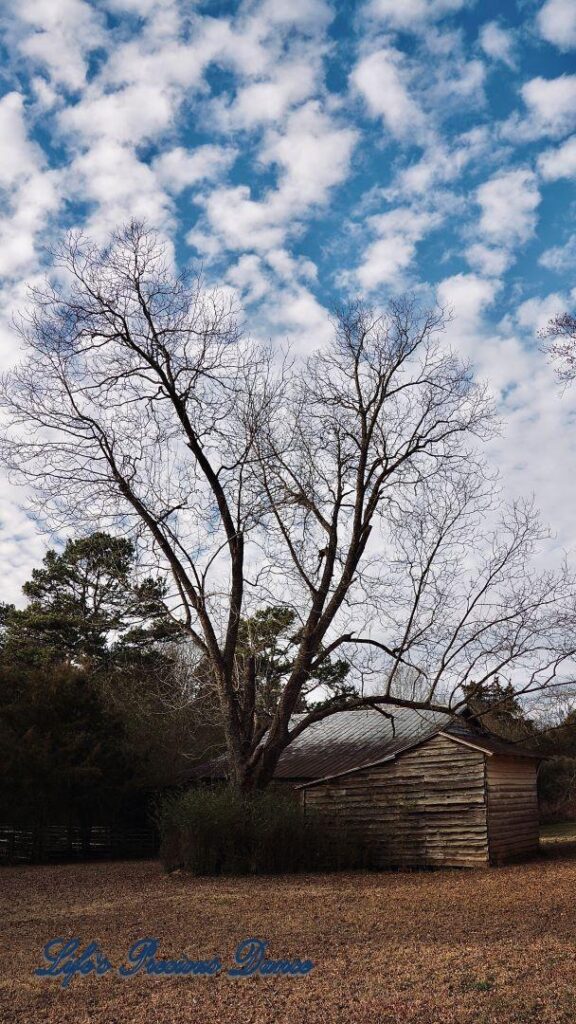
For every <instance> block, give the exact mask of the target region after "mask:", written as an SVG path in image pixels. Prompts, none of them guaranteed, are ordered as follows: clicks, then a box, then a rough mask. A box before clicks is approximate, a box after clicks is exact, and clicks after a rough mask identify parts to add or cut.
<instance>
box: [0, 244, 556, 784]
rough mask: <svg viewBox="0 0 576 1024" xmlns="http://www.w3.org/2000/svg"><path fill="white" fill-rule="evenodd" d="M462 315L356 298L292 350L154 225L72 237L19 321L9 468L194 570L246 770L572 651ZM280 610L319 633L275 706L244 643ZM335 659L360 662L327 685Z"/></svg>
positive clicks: (209, 645)
mask: <svg viewBox="0 0 576 1024" xmlns="http://www.w3.org/2000/svg"><path fill="white" fill-rule="evenodd" d="M444 323H445V320H444V315H443V313H442V311H438V310H435V311H431V312H422V311H420V310H419V309H418V308H417V306H416V305H415V303H414V302H413V301H411V300H404V301H401V302H398V303H393V304H392V305H391V306H390V307H389V309H388V310H387V311H386V312H385V313H382V314H378V315H377V314H374V313H372V312H370V311H369V310H367V309H365V308H363V307H362V306H361V305H360V304H355V305H352V306H350V307H348V308H346V309H345V310H343V311H342V312H341V313H340V314H339V315H338V317H337V318H336V319H335V324H334V337H333V340H332V342H331V343H330V344H329V345H327V346H325V347H320V348H318V349H317V350H315V351H313V352H312V354H311V355H310V357H309V358H308V359H306V360H300V361H297V360H294V361H290V360H289V359H288V358H287V357H282V358H281V357H280V356H279V355H278V353H275V352H274V351H272V350H269V349H266V348H264V347H263V346H261V345H258V344H255V343H252V342H250V341H249V340H247V339H246V338H245V337H244V336H243V335H242V332H241V330H240V327H239V325H238V322H237V319H236V317H235V315H234V310H233V309H232V308H231V305H230V304H229V302H228V300H227V299H226V296H225V293H220V294H219V293H217V292H209V291H207V290H205V288H204V287H203V284H202V281H199V280H194V279H192V280H187V279H185V278H183V277H175V276H174V275H173V274H172V272H171V270H170V266H169V262H168V261H167V259H166V255H165V253H164V251H163V249H162V246H161V245H160V244H159V242H158V240H157V238H156V237H155V236H154V235H153V234H151V233H149V232H148V231H146V230H145V229H144V228H143V227H142V226H141V225H138V224H132V225H130V226H129V227H128V228H126V229H125V230H124V231H122V232H121V233H120V234H118V235H116V236H115V237H114V238H113V239H112V240H111V243H110V244H109V245H108V246H107V247H106V248H105V249H103V250H100V249H98V248H96V247H95V246H93V245H91V244H90V243H89V242H88V241H86V240H85V239H83V238H82V237H78V236H73V237H71V238H70V239H69V241H68V244H67V245H66V246H65V247H64V248H63V249H62V250H61V251H60V252H59V254H57V256H56V260H55V279H54V282H53V283H52V284H50V285H47V286H46V287H45V288H44V289H43V290H40V291H34V292H33V293H32V305H31V312H30V313H28V314H27V315H25V316H23V317H22V319H21V320H20V322H19V324H18V328H19V331H20V334H21V337H22V339H23V343H24V357H23V360H22V362H21V363H20V365H19V366H18V367H16V368H15V369H14V370H13V371H11V372H10V373H8V374H7V375H6V376H5V377H4V379H3V383H2V398H1V400H2V404H3V408H4V410H5V413H6V419H7V429H6V435H5V439H4V441H3V442H2V448H1V454H2V457H3V459H4V462H5V463H6V464H8V466H9V467H11V469H12V470H13V471H14V473H15V474H17V475H18V477H19V478H21V479H24V480H26V481H28V482H29V484H31V485H32V490H33V491H34V493H35V495H36V506H37V510H38V513H39V514H40V515H41V516H42V518H43V519H44V520H48V521H50V522H51V523H52V524H53V525H54V526H56V527H60V528H61V527H67V528H70V527H72V528H74V529H75V530H77V531H82V530H85V529H89V530H92V529H93V528H94V523H95V522H97V523H98V524H100V526H102V527H108V528H109V527H111V526H112V527H115V528H116V529H118V530H123V531H126V532H129V533H130V534H131V535H132V536H134V537H135V538H136V539H137V541H138V543H139V546H140V550H141V558H142V565H143V568H144V569H145V571H146V572H148V573H149V571H150V566H151V564H155V565H156V566H157V567H158V569H159V570H163V571H166V570H167V571H169V573H170V575H171V579H172V590H171V593H170V596H169V598H168V600H167V608H166V610H167V613H168V614H169V615H170V616H172V618H173V619H174V620H175V621H177V622H178V623H179V625H180V628H181V630H182V636H183V638H186V639H187V640H188V641H189V642H190V644H192V645H193V647H194V648H195V649H196V651H197V658H198V659H199V661H200V662H201V663H202V665H203V666H206V665H209V666H210V671H211V673H212V675H213V679H214V684H215V687H216V692H217V696H218V704H219V710H220V714H221V716H222V721H223V725H224V729H225V734H226V741H227V749H228V760H229V766H230V777H231V780H232V782H233V784H234V785H236V786H238V787H241V788H250V787H253V786H265V785H266V784H267V783H268V782H269V781H270V779H271V778H272V776H273V773H274V769H275V766H276V764H277V761H278V758H279V756H280V755H281V753H282V751H283V750H284V749H285V748H286V746H287V745H288V744H289V743H290V742H291V741H292V740H293V739H294V738H295V737H296V736H298V735H300V734H301V733H302V731H303V730H304V729H306V728H308V727H309V726H310V725H311V724H312V723H314V722H316V721H318V720H320V719H322V718H324V717H326V716H327V715H329V714H333V713H335V712H336V711H339V710H341V709H344V708H358V707H366V706H376V705H379V706H380V705H381V706H384V707H387V708H388V710H390V709H391V708H392V709H393V708H394V707H395V706H409V707H417V708H422V709H437V710H443V711H446V710H447V711H451V712H452V711H454V710H456V709H457V708H458V707H459V706H461V704H462V703H463V700H464V698H463V695H462V690H461V686H462V684H463V683H465V682H470V681H471V680H472V679H473V680H475V681H477V682H478V684H481V683H482V682H483V681H484V680H485V679H486V678H488V677H489V676H491V675H492V674H494V673H496V672H499V673H502V672H503V671H505V670H508V671H509V673H514V674H515V678H516V679H518V685H519V689H520V691H521V692H525V693H532V692H536V691H540V690H543V689H546V688H549V687H551V686H554V685H555V684H556V683H557V682H558V680H559V676H560V675H561V674H562V670H563V667H564V666H568V665H569V659H570V658H571V657H572V655H573V653H574V650H573V645H574V641H573V621H574V597H575V587H574V582H573V579H572V577H571V576H570V574H569V573H568V570H567V569H566V567H564V568H563V569H561V570H559V571H557V572H552V571H549V572H545V573H543V574H538V573H537V572H536V571H535V570H534V569H533V568H532V567H531V558H532V554H533V550H534V546H535V545H536V544H537V543H538V541H539V539H541V537H542V536H543V533H542V531H541V529H540V527H539V525H538V522H537V518H536V517H535V515H534V512H533V510H532V509H531V508H530V507H528V506H524V505H521V504H519V505H517V506H515V507H513V508H512V509H509V510H506V509H503V508H502V509H501V508H500V507H499V501H498V498H497V495H496V494H495V492H494V488H493V486H492V483H491V481H490V479H489V478H488V475H487V473H486V471H485V469H484V466H483V464H482V461H481V459H480V458H479V456H478V447H479V442H480V441H481V440H482V438H484V437H485V436H486V435H487V433H488V432H489V431H490V430H491V429H492V426H491V420H492V412H491V408H490V403H489V401H488V399H487V396H486V394H485V392H484V390H483V389H482V388H481V387H480V386H479V385H478V384H476V383H475V382H474V380H473V378H472V375H471V372H470V370H469V368H468V367H466V366H464V365H462V363H461V362H460V361H459V360H458V359H457V358H456V357H455V356H454V355H453V354H452V353H451V352H449V351H448V350H447V349H446V347H445V345H444V344H443V338H442V332H443V328H444ZM270 605H273V606H281V607H285V608H286V607H287V608H289V609H291V611H292V613H293V616H294V629H293V630H290V631H289V635H287V636H285V637H284V639H283V641H282V643H283V649H282V659H283V661H284V663H285V672H284V678H283V685H282V687H281V688H280V691H279V696H278V700H277V702H276V704H275V706H274V707H273V708H272V709H270V708H268V709H267V710H266V713H264V712H263V711H262V707H261V703H259V701H258V699H257V679H258V664H257V660H256V654H255V655H254V657H252V656H251V655H250V651H249V649H248V647H249V645H248V647H247V640H246V637H244V638H243V639H242V641H240V639H239V637H240V631H241V623H242V622H243V621H246V617H249V616H250V615H253V614H255V613H257V612H258V610H259V609H263V608H265V607H266V606H270ZM335 657H342V658H343V659H345V660H346V661H347V662H348V663H349V665H350V667H351V670H350V673H349V675H348V677H347V678H346V680H345V681H344V682H341V683H340V684H334V683H333V682H332V683H331V684H330V686H329V688H328V689H327V687H326V685H324V686H323V685H322V678H323V677H322V668H323V666H328V665H329V664H331V659H333V658H335ZM565 678H566V677H565V674H564V676H563V682H565ZM332 679H333V676H332ZM374 680H377V681H378V685H377V686H374ZM303 698H305V699H306V711H305V712H304V713H301V714H299V715H298V716H297V717H295V715H294V712H295V710H296V709H297V708H298V707H301V703H302V700H303Z"/></svg>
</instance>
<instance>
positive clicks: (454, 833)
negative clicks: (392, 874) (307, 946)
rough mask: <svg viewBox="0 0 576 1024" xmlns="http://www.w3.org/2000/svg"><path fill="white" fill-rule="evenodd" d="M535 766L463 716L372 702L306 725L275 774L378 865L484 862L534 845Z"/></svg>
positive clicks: (524, 853)
mask: <svg viewBox="0 0 576 1024" xmlns="http://www.w3.org/2000/svg"><path fill="white" fill-rule="evenodd" d="M219 764H220V769H219V772H218V774H222V762H221V761H220V762H219ZM538 764H539V757H538V756H537V755H535V754H532V753H529V752H528V751H526V750H522V749H521V748H520V747H518V746H517V745H516V744H511V743H504V742H503V741H502V740H499V739H497V738H496V737H494V736H492V735H491V734H489V733H487V732H486V731H485V730H484V729H482V728H480V727H479V726H477V725H476V726H475V725H474V724H473V722H472V721H470V720H469V719H467V718H463V717H458V716H456V717H453V716H450V715H447V714H443V713H441V712H432V711H418V710H414V709H412V708H395V709H394V712H393V717H390V716H389V714H386V715H385V714H383V713H382V711H381V710H379V709H377V708H376V707H374V708H369V709H361V710H355V711H342V712H339V713H337V714H335V715H332V716H331V717H329V718H325V719H324V720H323V721H321V722H317V723H315V724H314V725H312V726H310V727H309V728H308V729H306V730H305V731H304V732H303V733H302V734H301V735H300V736H299V737H297V739H296V740H294V741H293V743H292V744H291V745H290V746H289V747H288V748H287V749H286V750H285V751H284V753H283V755H282V757H281V759H280V762H279V764H278V768H277V771H276V775H275V779H276V781H277V783H284V784H286V785H290V786H291V787H293V788H294V790H295V792H296V793H297V794H298V796H299V798H300V799H301V800H302V802H303V804H304V806H305V807H306V808H314V809H316V810H318V811H321V812H322V813H323V814H324V815H325V816H326V817H327V819H328V821H330V820H333V821H335V822H338V824H339V825H340V826H342V825H344V826H346V828H347V831H348V832H349V833H350V834H352V835H353V836H354V837H355V838H356V839H357V840H358V841H360V843H361V844H362V845H363V846H365V848H366V850H367V851H369V853H370V861H371V863H372V864H374V865H375V866H378V867H431V866H454V867H479V866H482V865H487V864H503V863H505V862H507V861H511V860H520V859H523V858H527V857H530V856H531V855H533V854H534V853H536V852H537V850H538V846H539V826H538V800H537V790H536V778H537V771H538ZM209 774H210V775H212V777H214V774H216V772H210V773H209Z"/></svg>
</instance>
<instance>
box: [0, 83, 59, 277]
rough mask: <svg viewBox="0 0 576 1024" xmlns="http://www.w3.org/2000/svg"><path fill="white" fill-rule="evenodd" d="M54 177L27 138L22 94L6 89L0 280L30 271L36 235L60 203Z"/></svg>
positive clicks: (0, 156)
mask: <svg viewBox="0 0 576 1024" xmlns="http://www.w3.org/2000/svg"><path fill="white" fill-rule="evenodd" d="M59 180H60V174H59V172H58V171H56V170H51V169H48V168H46V165H45V159H44V155H43V153H42V150H41V149H40V147H39V146H38V145H36V144H35V143H33V142H32V141H31V140H30V138H29V134H28V131H27V127H26V123H25V108H24V102H23V98H22V96H21V95H20V94H19V93H15V92H12V93H8V94H7V95H6V96H4V97H3V98H2V99H1V100H0V186H1V187H2V189H3V190H4V195H3V209H2V212H1V213H0V278H2V277H4V278H9V279H11V280H12V281H14V280H17V279H18V277H19V276H20V275H22V274H25V273H27V272H32V270H33V269H34V266H35V261H36V236H37V234H38V232H39V231H40V230H41V229H42V228H44V227H45V226H46V223H47V221H48V218H49V217H50V215H51V214H52V213H55V212H56V210H57V209H58V207H59V204H60V195H59Z"/></svg>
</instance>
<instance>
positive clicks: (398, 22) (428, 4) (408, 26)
mask: <svg viewBox="0 0 576 1024" xmlns="http://www.w3.org/2000/svg"><path fill="white" fill-rule="evenodd" d="M466 2H467V0H402V2H401V3H399V2H398V0H370V2H369V3H368V4H367V6H366V14H367V15H368V17H370V18H374V19H377V20H378V21H381V22H383V23H384V24H385V25H386V26H389V27H390V28H395V29H403V30H408V31H411V32H420V31H423V28H424V25H425V24H427V23H429V22H431V21H436V20H438V19H439V18H443V17H444V16H445V15H447V14H454V13H455V12H456V11H459V10H460V9H461V8H462V7H464V6H465V5H466Z"/></svg>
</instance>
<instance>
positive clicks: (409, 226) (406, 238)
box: [354, 207, 440, 292]
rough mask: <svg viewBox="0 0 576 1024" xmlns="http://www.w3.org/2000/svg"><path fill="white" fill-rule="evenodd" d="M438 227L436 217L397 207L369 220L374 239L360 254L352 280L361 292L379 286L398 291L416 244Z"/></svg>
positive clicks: (438, 218) (437, 217) (413, 254)
mask: <svg viewBox="0 0 576 1024" xmlns="http://www.w3.org/2000/svg"><path fill="white" fill-rule="evenodd" d="M439 223H440V216H439V215H438V214H434V213H430V212H426V211H425V212H419V211H416V210H412V209H410V208H409V207H398V208H397V209H395V210H392V211H391V212H390V213H384V214H381V215H379V216H375V217H370V218H369V220H368V227H369V228H370V230H371V231H372V232H373V233H374V234H376V235H377V236H378V237H377V238H376V239H375V241H374V242H372V243H371V244H370V245H369V246H368V247H367V248H366V250H365V251H364V254H363V259H362V262H361V263H360V265H359V266H358V267H357V268H356V270H355V271H354V276H355V278H356V280H357V281H358V283H359V285H360V287H361V288H362V290H363V291H366V292H369V291H372V290H373V289H374V288H377V287H379V286H380V285H392V286H394V287H395V288H398V289H399V288H400V287H402V283H403V275H404V273H405V271H406V270H407V269H408V267H409V266H410V264H411V263H412V261H413V259H414V257H415V255H416V247H417V243H418V242H419V241H421V240H422V239H423V238H424V237H425V236H426V235H427V234H428V233H429V232H430V231H432V230H433V229H434V228H435V227H437V226H438V224H439Z"/></svg>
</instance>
